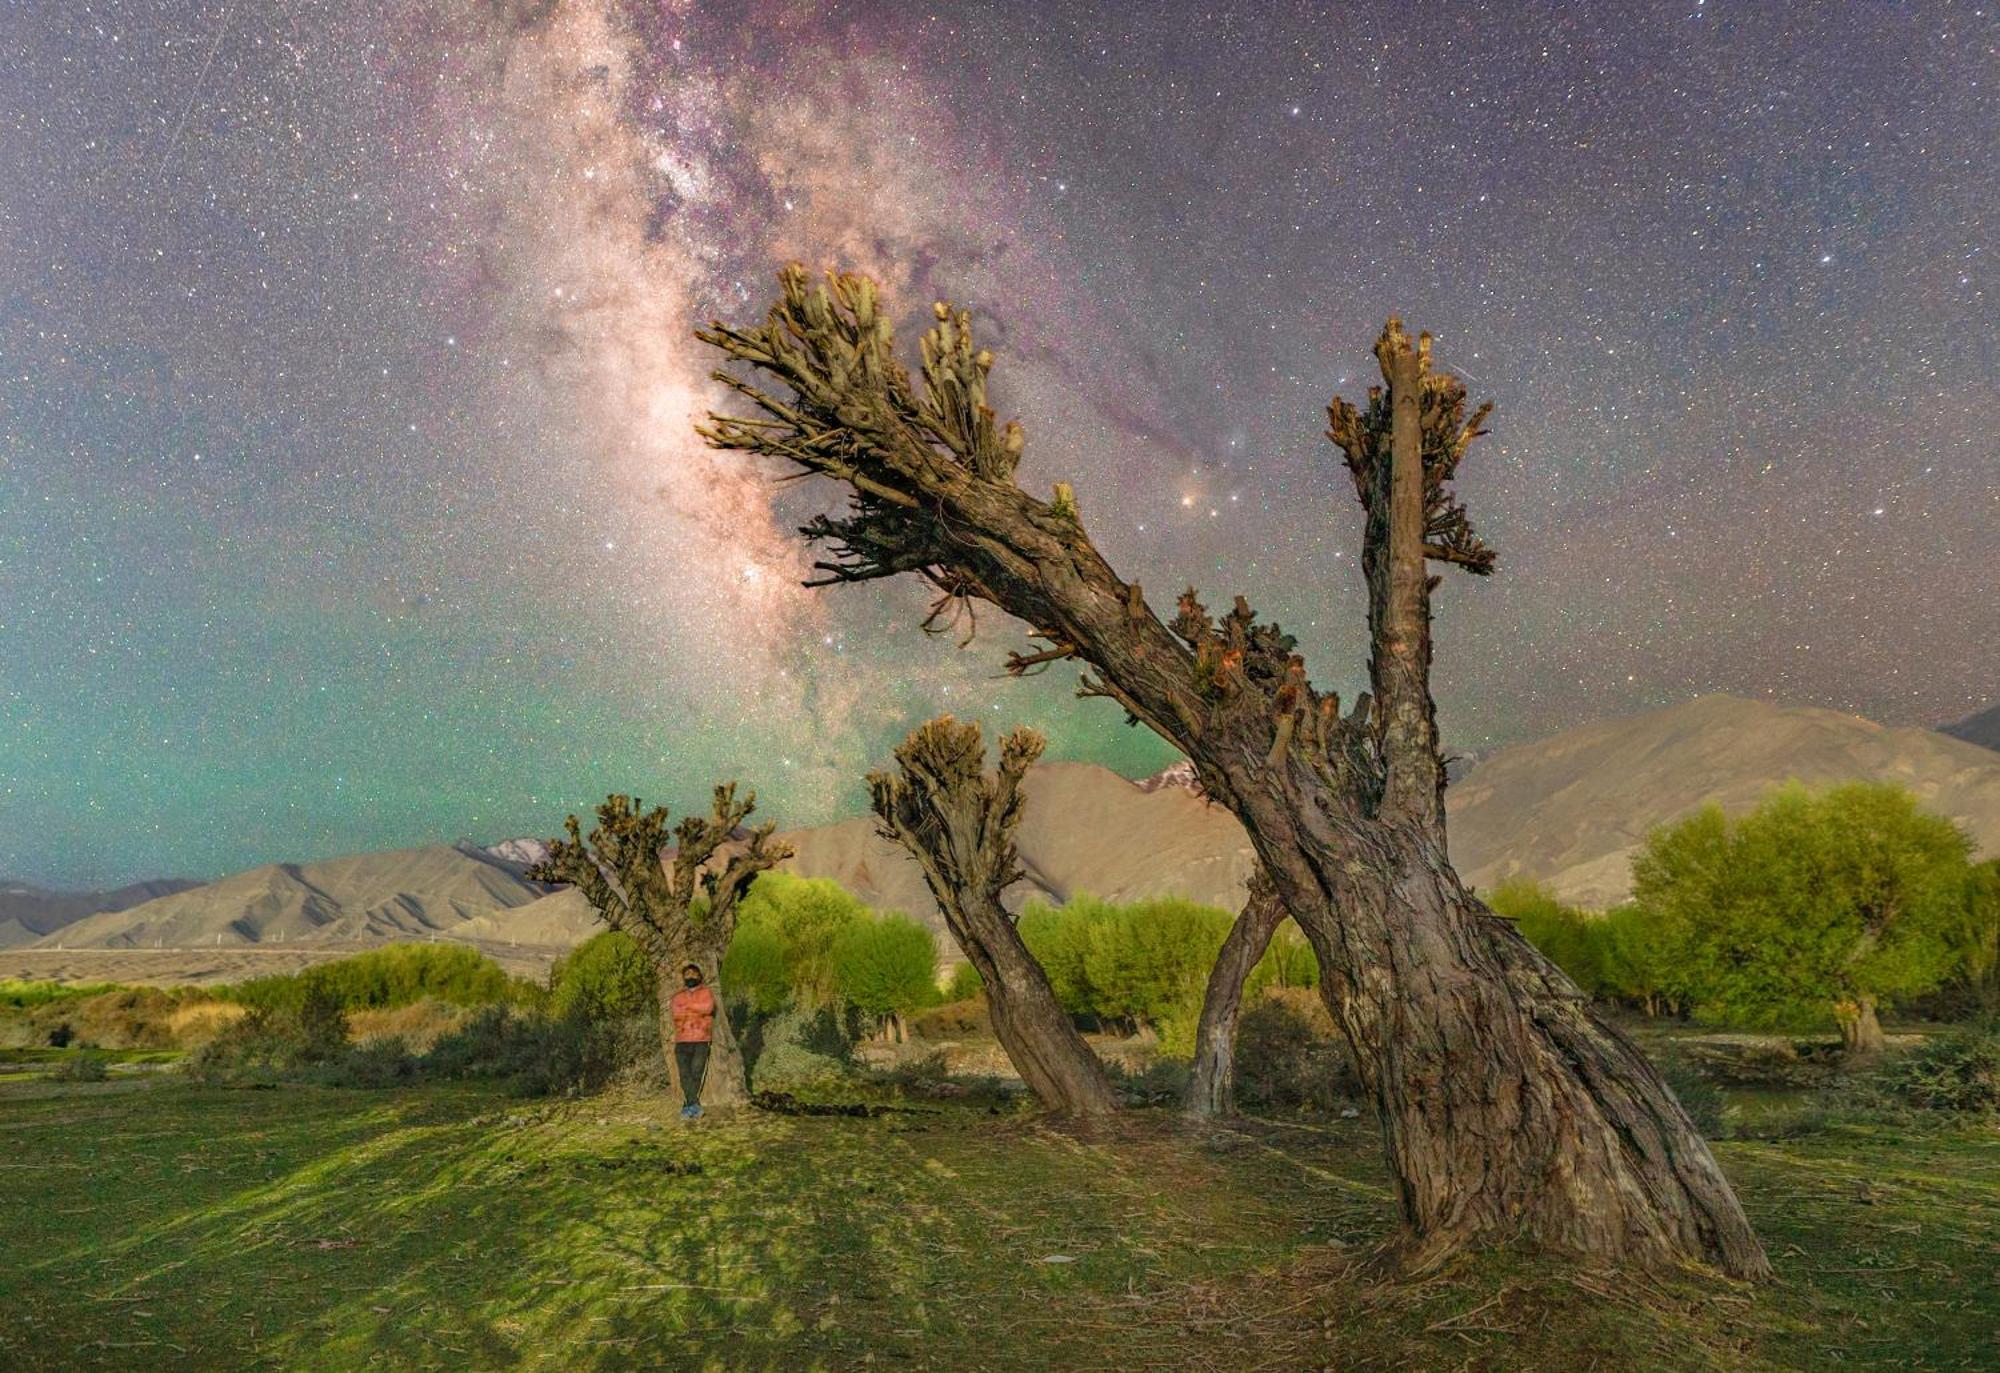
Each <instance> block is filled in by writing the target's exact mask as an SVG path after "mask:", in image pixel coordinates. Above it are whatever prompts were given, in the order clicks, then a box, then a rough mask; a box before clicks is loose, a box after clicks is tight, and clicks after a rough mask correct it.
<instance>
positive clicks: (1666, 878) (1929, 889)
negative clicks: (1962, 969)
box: [1632, 783, 1969, 1053]
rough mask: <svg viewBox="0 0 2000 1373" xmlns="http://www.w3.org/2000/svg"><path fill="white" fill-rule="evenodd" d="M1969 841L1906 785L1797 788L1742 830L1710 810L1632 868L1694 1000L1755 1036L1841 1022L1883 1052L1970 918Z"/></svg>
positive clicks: (1851, 1038)
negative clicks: (1903, 1007)
mask: <svg viewBox="0 0 2000 1373" xmlns="http://www.w3.org/2000/svg"><path fill="white" fill-rule="evenodd" d="M1968 850H1969V844H1968V841H1967V840H1966V838H1965V836H1964V834H1962V833H1961V832H1960V831H1959V830H1958V828H1957V827H1956V826H1954V825H1953V824H1952V823H1951V822H1950V821H1948V820H1945V819H1942V818H1941V817H1938V816H1934V815H1929V814H1927V813H1925V812H1924V811H1922V810H1920V809H1919V808H1918V806H1917V803H1916V798H1915V797H1913V796H1911V795H1910V794H1909V793H1908V792H1907V791H1904V790H1903V789H1901V788H1899V787H1894V786H1885V785H1879V784H1874V783H1854V784H1851V785H1847V786H1838V787H1834V788H1831V789H1830V790H1827V791H1823V792H1818V793H1813V792H1808V791H1806V790H1805V789H1804V788H1801V787H1797V786H1792V787H1787V788H1784V789H1782V790H1780V791H1779V792H1777V793H1776V794H1774V795H1773V796H1772V797H1771V798H1770V799H1769V800H1767V801H1766V802H1765V803H1764V804H1763V805H1762V806H1760V807H1758V808H1757V809H1756V810H1755V811H1753V812H1752V813H1751V814H1749V815H1746V816H1744V817H1743V818H1742V819H1740V820H1737V821H1733V822H1732V821H1730V820H1728V819H1726V818H1725V817H1724V816H1723V815H1722V814H1721V812H1720V811H1718V810H1716V809H1715V808H1713V807H1709V808H1707V809H1705V810H1703V811H1701V812H1698V813H1697V814H1695V815H1693V816H1691V817H1689V818H1688V819H1687V820H1684V821H1682V822H1681V823H1679V824H1677V825H1673V826H1669V827H1667V828H1666V829H1664V830H1661V831H1656V832H1655V833H1654V834H1653V835H1652V836H1650V837H1649V838H1648V840H1647V842H1646V845H1645V847H1644V849H1643V850H1642V851H1641V852H1640V854H1639V855H1638V856H1637V857H1636V858H1635V859H1634V861H1633V865H1632V876H1633V889H1634V894H1635V896H1636V898H1637V900H1638V902H1639V904H1640V905H1642V906H1644V907H1646V908H1648V909H1649V910H1652V911H1655V912H1657V913H1659V914H1660V915H1661V916H1662V917H1664V919H1665V920H1666V921H1667V922H1670V928H1671V927H1673V926H1677V927H1678V930H1677V931H1676V934H1677V935H1678V937H1677V938H1676V939H1675V941H1674V943H1675V952H1676V955H1677V961H1678V963H1679V965H1680V968H1681V970H1682V971H1681V982H1682V986H1683V989H1684V990H1685V992H1686V994H1687V995H1688V996H1689V997H1690V999H1691V1000H1693V1001H1694V1002H1695V1003H1696V1005H1697V1008H1698V1009H1699V1010H1701V1011H1702V1012H1703V1013H1705V1014H1709V1015H1713V1016H1715V1017H1717V1018H1719V1019H1723V1020H1726V1021H1728V1022H1730V1023H1733V1024H1738V1025H1746V1026H1759V1025H1772V1024H1781V1023H1785V1022H1787V1021H1790V1020H1794V1019H1800V1018H1818V1017H1830V1018H1831V1019H1833V1020H1834V1021H1835V1022H1836V1023H1837V1024H1838V1025H1839V1027H1840V1031H1841V1039H1842V1041H1843V1043H1845V1045H1846V1046H1847V1048H1848V1050H1849V1051H1850V1052H1854V1053H1872V1052H1875V1051H1877V1050H1879V1049H1880V1048H1881V1047H1882V1027H1881V1023H1880V1020H1879V1019H1878V1016H1877V1011H1878V1008H1879V1007H1880V1006H1882V1005H1883V1004H1885V1003H1888V1002H1891V1001H1893V1000H1894V999H1895V998H1896V997H1899V996H1907V995H1910V994H1913V993H1916V992H1921V991H1925V990H1927V989H1929V988H1931V987H1934V986H1936V985H1937V984H1938V983H1939V982H1940V981H1941V980H1942V979H1943V978H1944V977H1945V976H1946V975H1947V974H1948V973H1949V972H1950V970H1951V967H1952V950H1951V946H1950V944H1949V942H1948V939H1947V934H1948V932H1949V930H1950V928H1951V925H1952V922H1953V920H1954V919H1955V918H1956V917H1957V916H1958V915H1959V913H1960V912H1961V911H1962V910H1963V904H1964V899H1965V891H1966V884H1967V877H1968V869H1967V862H1966V855H1967V852H1968Z"/></svg>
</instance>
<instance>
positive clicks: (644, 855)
mask: <svg viewBox="0 0 2000 1373" xmlns="http://www.w3.org/2000/svg"><path fill="white" fill-rule="evenodd" d="M756 809H757V797H756V793H754V792H753V793H751V794H750V795H748V796H745V797H744V798H743V799H741V800H738V799H737V797H736V784H735V783H734V782H727V783H724V784H723V785H721V786H719V787H717V788H716V789H715V802H714V806H713V809H712V810H711V812H710V814H708V815H705V816H703V815H689V816H684V817H682V819H681V822H680V824H679V825H678V826H676V827H675V828H674V830H673V831H672V836H671V844H670V843H669V832H668V829H667V808H666V807H665V806H655V807H653V808H652V809H651V810H643V809H641V807H640V804H639V801H638V800H637V798H635V797H630V796H618V795H613V796H610V797H607V798H606V799H605V801H604V804H602V805H600V806H599V807H598V808H597V825H596V827H595V828H593V829H592V830H591V832H590V835H589V837H588V838H585V837H584V835H583V833H582V827H581V826H580V825H579V824H578V823H577V819H576V817H575V816H574V815H572V816H570V817H569V819H568V821H567V822H566V824H565V826H564V828H565V830H566V832H567V837H565V838H562V839H553V840H550V841H549V856H548V858H547V859H546V860H544V861H543V862H541V863H538V864H536V865H535V866H534V867H532V868H530V869H529V870H528V876H529V877H530V878H532V879H533V880H535V881H537V882H560V883H566V884H568V885H570V886H573V887H575V888H576V889H577V890H578V891H580V892H582V893H583V896H584V899H585V900H587V901H588V902H590V904H591V908H592V909H593V910H595V911H596V912H597V914H598V916H599V917H600V918H602V919H603V921H604V923H605V924H607V925H609V926H610V927H611V928H612V929H614V930H617V931H618V932H619V933H621V934H623V935H625V936H627V937H628V938H630V939H631V941H632V942H633V943H634V944H636V945H637V946H638V948H639V952H640V954H641V955H642V956H643V957H644V958H645V960H646V962H647V965H648V966H649V967H650V968H651V969H652V971H653V981H654V986H655V987H656V988H657V991H658V996H659V1019H660V1047H661V1050H662V1051H663V1052H664V1053H665V1055H666V1059H667V1073H668V1076H669V1077H670V1078H671V1079H672V1080H673V1085H674V1090H675V1091H677V1092H678V1091H679V1090H680V1068H679V1065H678V1064H677V1063H676V1062H675V1060H674V1020H673V1016H672V1015H671V1014H670V1013H669V1011H668V1009H667V1003H668V1001H669V1000H670V999H671V998H672V997H673V994H674V993H675V992H677V991H679V990H680V987H681V981H680V978H681V969H682V968H684V967H685V966H687V965H688V964H689V963H697V964H700V965H701V969H702V972H703V973H704V974H705V975H706V976H707V978H708V985H709V987H710V988H711V989H712V990H713V991H714V992H715V999H716V1016H715V1024H714V1028H713V1034H714V1038H713V1040H712V1041H711V1048H710V1051H709V1059H708V1076H707V1079H706V1081H705V1085H704V1087H703V1090H702V1097H703V1100H704V1101H705V1102H706V1103H707V1104H709V1105H712V1106H729V1105H735V1104H739V1103H741V1102H743V1101H746V1100H748V1099H749V1095H750V1092H749V1083H748V1080H747V1077H746V1075H745V1073H744V1068H743V1053H742V1050H741V1049H740V1048H739V1047H738V1046H737V1043H736V1034H735V1032H734V1031H733V1030H732V1029H731V1028H730V1024H729V1012H728V1009H727V1007H726V1005H725V1004H724V1001H725V998H724V996H723V986H722V955H723V953H724V952H725V951H727V949H728V948H729V941H730V939H731V938H732V937H733V936H734V935H735V933H736V907H737V903H738V902H739V901H741V900H742V898H743V894H744V893H745V892H746V891H748V890H749V889H750V883H751V882H752V881H754V880H755V878H756V876H757V874H758V873H760V872H763V871H765V870H766V869H768V868H772V867H775V866H777V865H778V864H779V863H782V862H784V860H785V859H787V858H789V857H791V852H792V851H791V849H790V848H789V847H788V846H786V845H785V844H783V843H780V842H777V841H775V840H773V839H772V838H771V834H772V831H773V830H774V829H776V825H775V824H772V823H765V824H762V825H759V826H758V827H757V828H756V829H754V830H751V831H749V836H748V838H747V839H745V840H744V841H742V842H741V843H739V844H731V840H732V838H733V837H734V836H735V834H736V832H737V829H738V828H739V827H740V826H741V825H742V823H743V822H744V820H746V819H748V818H749V816H750V814H751V813H752V812H753V811H755V810H756ZM725 846H729V849H730V851H729V852H727V853H724V848H725Z"/></svg>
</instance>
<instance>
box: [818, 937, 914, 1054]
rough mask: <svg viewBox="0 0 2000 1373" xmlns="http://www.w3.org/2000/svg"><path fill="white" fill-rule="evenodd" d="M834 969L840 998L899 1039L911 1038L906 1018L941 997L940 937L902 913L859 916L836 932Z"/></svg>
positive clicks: (900, 1040) (899, 1041) (898, 1040)
mask: <svg viewBox="0 0 2000 1373" xmlns="http://www.w3.org/2000/svg"><path fill="white" fill-rule="evenodd" d="M833 970H834V980H835V981H836V982H837V983H838V984H839V986H840V995H841V999H842V1000H844V1001H846V1002H847V1003H848V1004H849V1005H850V1006H853V1007H854V1008H855V1009H857V1010H859V1011H860V1012H861V1013H862V1014H864V1015H868V1016H872V1017H874V1019H875V1020H876V1021H877V1022H880V1023H886V1024H887V1026H888V1027H889V1031H890V1033H891V1034H892V1035H893V1037H894V1038H895V1039H896V1041H897V1042H898V1043H901V1042H902V1041H904V1040H906V1039H907V1038H908V1037H909V1036H908V1034H907V1032H906V1030H905V1027H904V1019H903V1018H904V1017H905V1016H907V1015H908V1014H909V1013H910V1012H912V1011H917V1010H921V1009H923V1008H924V1007H925V1006H928V1005H930V1004H931V1003H932V1002H934V1001H936V1000H937V995H938V990H937V941H936V940H935V939H933V938H932V937H931V932H930V931H929V930H928V929H926V928H925V927H924V926H923V925H921V924H919V923H918V922H917V921H915V920H912V919H910V917H909V916H907V915H903V914H900V913H897V912H890V913H889V914H886V915H881V916H877V917H876V918H874V919H872V920H857V921H854V922H853V923H852V924H850V925H848V926H847V927H846V928H845V929H843V930H842V931H841V932H840V933H839V934H838V935H836V936H835V937H834V941H833Z"/></svg>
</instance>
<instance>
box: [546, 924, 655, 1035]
mask: <svg viewBox="0 0 2000 1373" xmlns="http://www.w3.org/2000/svg"><path fill="white" fill-rule="evenodd" d="M654 982H655V979H654V977H653V970H652V967H651V966H650V965H649V964H648V963H647V962H646V956H645V955H644V954H643V953H641V952H640V950H639V946H638V945H637V944H635V943H633V942H632V939H631V937H630V936H628V935H624V934H620V933H619V932H618V931H617V930H603V931H600V932H599V933H597V934H594V935H592V936H591V937H590V938H588V939H586V940H584V941H583V943H581V944H579V945H577V946H576V947H575V948H574V949H572V950H570V951H569V953H567V954H565V955H564V956H563V957H561V958H559V959H557V960H556V965H555V967H553V968H551V969H550V970H549V1011H550V1013H551V1014H553V1015H556V1016H558V1017H562V1018H567V1019H576V1020H583V1021H587V1022H589V1023H591V1024H605V1023H608V1022H611V1021H614V1020H625V1019H629V1018H630V1017H632V1016H639V1015H644V1014H646V1012H648V1011H650V1010H651V1009H653V1002H654V998H655V995H656V992H657V988H656V987H655V985H654Z"/></svg>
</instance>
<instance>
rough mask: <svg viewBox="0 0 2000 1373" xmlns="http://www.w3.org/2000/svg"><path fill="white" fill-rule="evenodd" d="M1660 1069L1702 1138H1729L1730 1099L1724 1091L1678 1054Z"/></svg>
mask: <svg viewBox="0 0 2000 1373" xmlns="http://www.w3.org/2000/svg"><path fill="white" fill-rule="evenodd" d="M1659 1067H1660V1076H1661V1077H1663V1078H1665V1079H1666V1080H1667V1086H1669V1087H1671V1088H1672V1089H1673V1093H1674V1096H1675V1097H1676V1098H1677V1099H1678V1100H1679V1101H1680V1103H1681V1109H1682V1110H1684V1111H1686V1112H1687V1113H1688V1119H1690V1120H1692V1121H1693V1122H1694V1128H1695V1129H1697V1130H1699V1131H1701V1133H1702V1137H1703V1138H1704V1139H1727V1138H1729V1127H1730V1121H1729V1097H1728V1095H1727V1094H1726V1093H1724V1092H1723V1090H1722V1088H1721V1087H1719V1086H1717V1085H1716V1084H1715V1083H1714V1082H1713V1081H1712V1080H1710V1079H1709V1078H1708V1077H1706V1076H1704V1075H1703V1074H1702V1073H1701V1071H1700V1070H1699V1069H1697V1068H1696V1067H1695V1066H1694V1064H1692V1063H1691V1062H1689V1061H1688V1060H1687V1059H1686V1058H1683V1057H1681V1056H1680V1055H1678V1054H1676V1055H1672V1056H1669V1057H1666V1058H1663V1059H1662V1060H1661V1062H1660V1065H1659Z"/></svg>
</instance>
